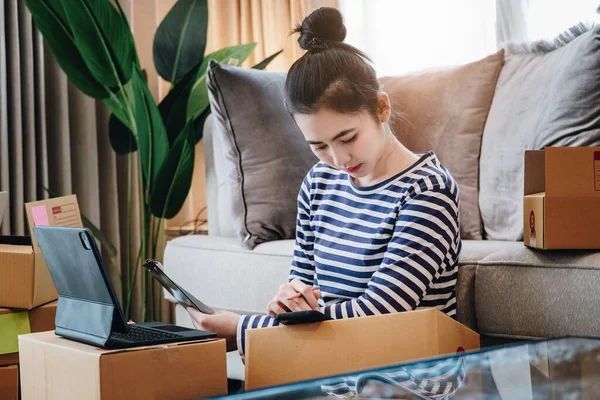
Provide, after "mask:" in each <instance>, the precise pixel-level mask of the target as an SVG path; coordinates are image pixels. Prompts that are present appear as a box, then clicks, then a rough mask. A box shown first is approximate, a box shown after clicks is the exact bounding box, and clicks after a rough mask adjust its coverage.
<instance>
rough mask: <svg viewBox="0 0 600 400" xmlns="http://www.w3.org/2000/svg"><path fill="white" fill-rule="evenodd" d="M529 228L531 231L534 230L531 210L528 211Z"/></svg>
mask: <svg viewBox="0 0 600 400" xmlns="http://www.w3.org/2000/svg"><path fill="white" fill-rule="evenodd" d="M529 230H530V231H531V232H533V231H534V230H535V213H534V212H533V210H531V212H530V213H529Z"/></svg>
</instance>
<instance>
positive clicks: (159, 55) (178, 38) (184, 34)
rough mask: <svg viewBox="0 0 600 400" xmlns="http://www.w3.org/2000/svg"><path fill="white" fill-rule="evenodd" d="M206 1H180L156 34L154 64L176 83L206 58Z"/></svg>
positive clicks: (159, 71) (165, 76)
mask: <svg viewBox="0 0 600 400" xmlns="http://www.w3.org/2000/svg"><path fill="white" fill-rule="evenodd" d="M206 3H207V2H206V0H179V1H178V2H176V3H175V5H174V6H173V8H171V10H170V11H169V13H168V14H167V16H166V17H165V19H163V20H162V22H161V23H160V25H159V27H158V29H157V30H156V35H155V36H154V46H153V53H154V65H155V66H156V70H157V71H158V74H159V75H160V76H161V77H162V78H163V79H165V80H167V81H169V82H171V83H173V84H175V83H177V82H179V81H180V80H181V78H183V76H184V75H185V74H186V73H187V72H189V71H190V70H191V69H192V68H193V67H194V66H195V65H196V64H199V63H200V61H202V58H203V56H204V50H205V48H206V31H207V28H208V6H207V4H206Z"/></svg>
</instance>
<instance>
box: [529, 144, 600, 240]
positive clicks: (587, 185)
mask: <svg viewBox="0 0 600 400" xmlns="http://www.w3.org/2000/svg"><path fill="white" fill-rule="evenodd" d="M523 241H524V243H525V245H526V246H529V247H532V248H536V249H600V147H547V148H546V149H544V150H536V151H526V152H525V177H524V198H523Z"/></svg>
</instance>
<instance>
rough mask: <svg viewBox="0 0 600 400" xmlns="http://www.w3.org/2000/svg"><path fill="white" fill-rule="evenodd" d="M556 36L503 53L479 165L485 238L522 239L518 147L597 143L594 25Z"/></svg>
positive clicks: (599, 42)
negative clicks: (554, 41) (551, 42)
mask: <svg viewBox="0 0 600 400" xmlns="http://www.w3.org/2000/svg"><path fill="white" fill-rule="evenodd" d="M583 31H585V29H583ZM569 36H570V38H569ZM565 38H566V39H567V40H565ZM560 39H561V40H560V41H558V42H557V43H559V44H560V45H561V46H562V47H558V48H556V49H553V48H552V47H551V46H547V45H546V44H547V43H538V44H533V45H530V46H526V47H521V48H519V47H518V46H513V48H512V50H511V48H510V47H509V48H507V53H506V58H505V62H504V67H503V68H502V71H501V72H500V77H499V78H498V84H497V86H496V92H495V94H494V98H493V100H492V106H491V108H490V112H489V114H488V118H487V122H486V125H485V129H484V131H483V138H482V144H481V155H480V162H479V167H480V171H479V179H480V188H479V208H480V210H481V217H482V219H483V225H484V233H485V238H486V239H491V240H522V239H523V159H524V151H525V150H527V149H543V148H544V147H549V146H593V145H600V27H594V28H591V29H590V28H588V30H587V31H585V32H582V29H581V26H578V27H574V28H572V29H571V30H570V35H569V34H566V35H565V34H563V35H561V37H560ZM555 47H556V46H555ZM515 49H517V51H518V52H516V53H515ZM524 51H525V52H524Z"/></svg>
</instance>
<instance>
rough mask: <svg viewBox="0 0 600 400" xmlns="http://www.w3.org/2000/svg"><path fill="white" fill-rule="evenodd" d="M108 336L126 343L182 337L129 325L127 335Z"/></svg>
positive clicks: (115, 334) (113, 334)
mask: <svg viewBox="0 0 600 400" xmlns="http://www.w3.org/2000/svg"><path fill="white" fill-rule="evenodd" d="M110 336H111V338H114V339H119V340H125V341H128V342H154V341H157V340H164V339H177V338H181V337H183V336H182V335H177V334H173V333H169V332H164V331H157V330H153V329H148V328H144V327H142V326H138V325H129V332H127V333H121V332H113V333H111V335H110Z"/></svg>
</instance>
